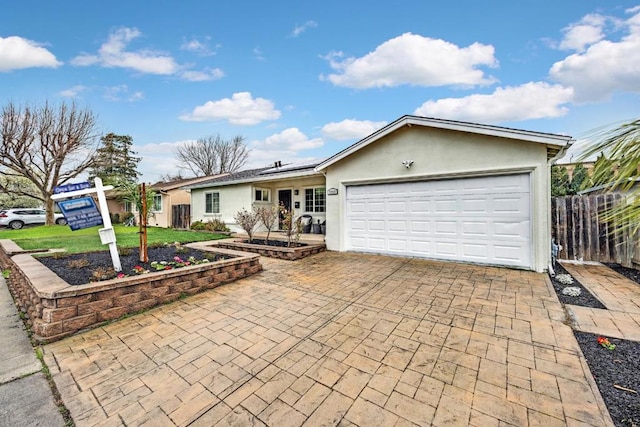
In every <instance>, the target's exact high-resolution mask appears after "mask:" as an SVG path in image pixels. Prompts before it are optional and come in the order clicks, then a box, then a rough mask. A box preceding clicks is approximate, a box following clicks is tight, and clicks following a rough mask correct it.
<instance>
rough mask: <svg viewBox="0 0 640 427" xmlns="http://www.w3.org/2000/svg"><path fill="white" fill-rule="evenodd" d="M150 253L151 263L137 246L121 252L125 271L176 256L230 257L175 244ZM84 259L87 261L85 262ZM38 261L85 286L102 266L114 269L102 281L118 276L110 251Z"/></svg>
mask: <svg viewBox="0 0 640 427" xmlns="http://www.w3.org/2000/svg"><path fill="white" fill-rule="evenodd" d="M147 254H148V255H149V262H147V263H144V262H140V250H139V249H138V248H132V249H131V252H130V253H128V254H127V255H120V264H121V265H122V272H123V273H125V274H127V275H130V276H133V275H135V272H134V270H133V268H134V267H136V266H140V267H142V268H143V269H145V270H149V271H152V272H153V271H156V270H155V269H153V268H152V267H151V262H153V261H156V262H160V261H167V262H171V261H173V260H174V257H176V256H178V257H180V258H181V259H183V260H187V259H188V258H189V257H191V256H193V257H194V258H195V259H197V260H202V259H204V258H207V259H209V261H211V262H213V261H218V260H221V259H228V258H230V256H227V255H221V254H216V253H211V252H203V251H198V250H195V249H191V248H187V247H181V248H180V249H177V248H176V247H175V246H165V247H160V248H148V249H147ZM81 260H86V263H85V262H84V261H81ZM38 261H40V262H41V263H42V264H44V265H45V266H46V267H48V268H49V269H50V270H51V271H53V272H54V273H55V274H57V275H58V276H59V277H60V278H61V279H62V280H64V281H65V282H67V283H68V284H70V285H84V284H86V283H89V282H95V281H97V279H96V278H95V277H94V275H93V274H94V272H96V271H97V270H99V269H102V270H108V269H111V271H108V272H107V273H106V275H105V276H104V278H102V279H101V280H108V279H113V278H115V277H116V273H115V272H114V271H113V270H112V269H113V262H112V261H111V254H110V253H109V251H101V252H88V253H83V254H73V255H63V256H46V257H39V258H38ZM70 263H71V264H70ZM84 264H86V265H84ZM74 266H75V267H74Z"/></svg>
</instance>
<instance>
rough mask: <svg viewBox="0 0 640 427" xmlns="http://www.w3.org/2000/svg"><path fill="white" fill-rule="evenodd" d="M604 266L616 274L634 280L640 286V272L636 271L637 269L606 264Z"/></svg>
mask: <svg viewBox="0 0 640 427" xmlns="http://www.w3.org/2000/svg"><path fill="white" fill-rule="evenodd" d="M604 265H606V266H607V267H609V268H610V269H612V270H613V271H615V272H616V273H619V274H622V275H623V276H624V277H626V278H627V279H629V280H632V281H634V282H636V283H637V284H639V285H640V270H636V269H635V268H629V267H623V266H621V265H620V264H612V263H605V264H604Z"/></svg>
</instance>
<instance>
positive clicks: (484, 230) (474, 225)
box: [462, 221, 489, 237]
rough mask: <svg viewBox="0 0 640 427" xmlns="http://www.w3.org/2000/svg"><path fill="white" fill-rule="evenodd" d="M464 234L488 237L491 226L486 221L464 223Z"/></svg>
mask: <svg viewBox="0 0 640 427" xmlns="http://www.w3.org/2000/svg"><path fill="white" fill-rule="evenodd" d="M462 234H463V235H464V236H475V237H486V236H487V235H488V234H489V224H488V223H487V222H485V221H463V222H462Z"/></svg>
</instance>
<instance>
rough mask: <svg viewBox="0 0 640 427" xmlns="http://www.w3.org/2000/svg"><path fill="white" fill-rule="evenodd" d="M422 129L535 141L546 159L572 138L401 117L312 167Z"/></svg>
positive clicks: (475, 124) (562, 150)
mask: <svg viewBox="0 0 640 427" xmlns="http://www.w3.org/2000/svg"><path fill="white" fill-rule="evenodd" d="M414 125H415V126H424V127H431V128H438V129H446V130H453V131H459V132H467V133H475V134H480V135H488V136H496V137H501V138H510V139H517V140H522V141H528V142H536V143H540V144H544V145H546V146H547V158H548V159H552V158H555V157H557V156H559V155H560V154H562V153H563V152H564V151H565V150H566V149H567V148H568V147H569V146H570V145H571V141H572V138H571V137H570V136H566V135H556V134H552V133H543V132H532V131H527V130H521V129H512V128H506V127H501V126H493V125H483V124H479V123H469V122H459V121H455V120H444V119H435V118H429V117H418V116H409V115H407V116H402V117H400V118H399V119H397V120H396V121H394V122H392V123H389V124H388V125H387V126H385V127H383V128H382V129H379V130H377V131H376V132H374V133H372V134H371V135H369V136H367V137H365V138H363V139H361V140H360V141H358V142H356V143H355V144H353V145H351V146H349V147H347V148H345V149H344V150H342V151H340V152H339V153H337V154H335V155H333V156H331V157H329V158H328V159H327V160H325V161H324V162H322V163H320V164H319V165H318V166H316V171H321V170H323V169H326V168H327V167H329V166H331V165H332V164H334V163H336V162H339V161H340V160H342V159H344V158H345V157H347V156H350V155H351V154H353V153H355V152H356V151H358V150H360V149H361V148H364V147H366V146H367V145H369V144H371V143H373V142H375V141H377V140H379V139H381V138H383V137H385V136H387V135H389V134H390V133H392V132H395V131H396V130H398V129H400V128H402V127H404V126H409V127H411V126H414Z"/></svg>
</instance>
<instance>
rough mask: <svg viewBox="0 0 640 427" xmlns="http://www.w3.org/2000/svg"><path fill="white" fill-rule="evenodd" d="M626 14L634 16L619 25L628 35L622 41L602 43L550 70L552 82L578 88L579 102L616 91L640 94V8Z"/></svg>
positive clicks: (597, 43) (568, 58) (599, 42)
mask: <svg viewBox="0 0 640 427" xmlns="http://www.w3.org/2000/svg"><path fill="white" fill-rule="evenodd" d="M627 13H631V14H633V16H631V17H630V18H629V19H627V20H626V21H620V22H618V28H619V29H622V30H623V31H624V32H625V33H626V34H625V36H624V37H622V38H621V39H620V40H619V41H612V40H605V39H602V40H599V41H597V42H595V43H593V44H591V45H590V46H589V47H588V48H587V49H586V50H585V51H584V52H578V53H575V54H573V55H570V56H568V57H566V58H565V59H563V60H562V61H559V62H556V63H555V64H553V66H552V67H551V70H550V71H549V74H550V76H551V78H552V79H554V80H555V81H557V82H559V83H561V84H563V85H565V86H572V87H573V88H574V89H575V101H576V102H589V101H601V100H605V99H608V98H609V97H610V96H611V94H612V93H613V92H616V91H627V92H635V93H640V78H638V76H639V75H640V54H638V52H640V8H633V9H629V10H627Z"/></svg>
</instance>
